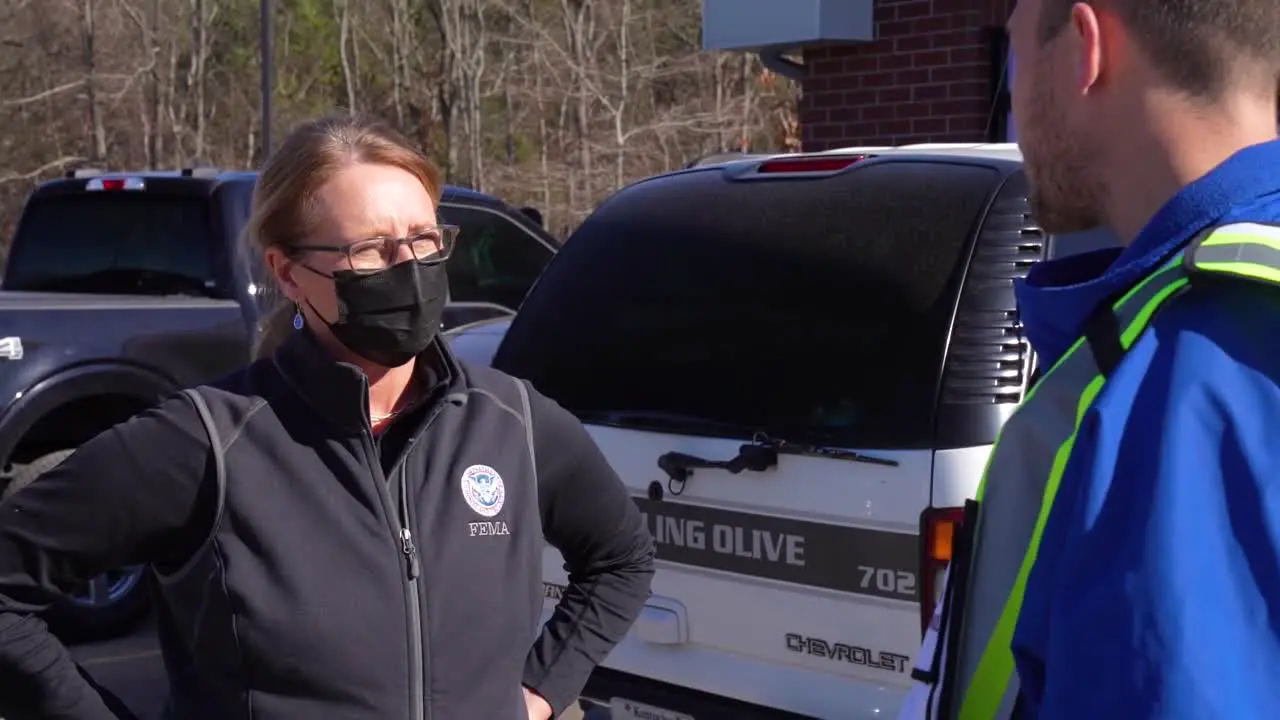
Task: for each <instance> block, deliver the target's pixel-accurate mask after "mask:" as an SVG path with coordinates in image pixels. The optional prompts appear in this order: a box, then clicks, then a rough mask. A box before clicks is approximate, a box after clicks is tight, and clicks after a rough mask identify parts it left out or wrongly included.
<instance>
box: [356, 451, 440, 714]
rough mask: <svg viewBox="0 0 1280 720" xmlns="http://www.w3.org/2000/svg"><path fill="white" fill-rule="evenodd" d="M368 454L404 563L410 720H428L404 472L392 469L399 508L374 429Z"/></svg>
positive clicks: (415, 567) (415, 554) (414, 557)
mask: <svg viewBox="0 0 1280 720" xmlns="http://www.w3.org/2000/svg"><path fill="white" fill-rule="evenodd" d="M364 445H365V453H366V454H367V456H368V458H369V469H370V470H371V471H372V473H373V476H374V482H376V483H377V485H378V497H380V498H381V499H382V507H383V512H385V513H386V516H387V525H388V529H390V531H391V536H392V537H393V538H394V539H395V541H396V543H397V545H398V549H399V552H400V554H401V555H403V556H404V562H405V579H404V581H403V585H402V587H403V588H404V602H405V615H406V619H407V620H408V623H409V668H408V671H409V720H425V715H424V713H425V709H426V698H425V694H424V692H423V687H422V686H423V683H422V674H423V653H422V627H423V624H422V607H421V606H420V605H419V604H418V580H417V574H418V570H419V565H418V562H417V557H418V549H417V547H416V546H415V545H414V544H413V533H412V531H410V530H409V522H408V504H407V502H406V501H405V499H404V490H405V485H406V483H405V481H404V469H403V468H402V467H397V468H394V469H393V470H392V472H393V473H395V474H396V475H397V477H396V479H397V481H398V482H397V485H398V488H399V490H400V502H399V507H396V503H395V502H393V501H392V499H391V488H390V487H388V483H387V476H386V475H385V474H384V473H383V472H382V461H381V459H380V458H379V457H378V451H377V447H378V445H377V443H376V442H375V441H374V439H373V430H372V429H371V428H370V429H366V430H365V433H364Z"/></svg>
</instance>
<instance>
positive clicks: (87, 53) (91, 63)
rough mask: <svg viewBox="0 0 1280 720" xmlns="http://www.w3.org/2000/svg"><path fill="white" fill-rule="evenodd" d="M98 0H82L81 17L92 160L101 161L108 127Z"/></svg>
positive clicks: (103, 158)
mask: <svg viewBox="0 0 1280 720" xmlns="http://www.w3.org/2000/svg"><path fill="white" fill-rule="evenodd" d="M97 4H98V3H97V0H81V3H80V7H81V18H82V20H83V22H84V27H83V30H82V31H81V37H82V41H81V42H82V43H83V48H84V76H85V81H84V83H85V93H84V95H85V106H86V110H87V111H88V113H89V131H90V133H91V142H90V148H91V151H90V153H89V158H90V160H92V161H94V162H101V161H103V160H105V159H106V157H107V128H106V126H105V125H103V123H102V106H101V104H100V103H101V97H100V95H99V88H98V56H97V53H96V51H95V48H94V45H95V42H96V41H97V32H96V19H97V18H96V11H97Z"/></svg>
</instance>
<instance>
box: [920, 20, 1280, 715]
mask: <svg viewBox="0 0 1280 720" xmlns="http://www.w3.org/2000/svg"><path fill="white" fill-rule="evenodd" d="M1009 32H1010V37H1011V44H1012V48H1013V54H1014V56H1015V57H1016V58H1017V61H1018V71H1017V73H1016V77H1015V78H1014V83H1013V87H1012V97H1013V110H1014V117H1015V121H1016V123H1017V126H1018V138H1019V144H1020V145H1021V148H1022V153H1023V157H1024V162H1025V167H1026V172H1027V174H1028V177H1029V179H1030V181H1031V184H1032V187H1033V193H1032V208H1033V212H1034V214H1035V219H1036V221H1037V222H1038V223H1039V224H1040V225H1041V226H1042V227H1043V228H1044V229H1045V230H1046V231H1048V232H1050V233H1054V234H1063V233H1071V232H1076V231H1083V230H1088V229H1091V228H1094V227H1096V226H1099V225H1101V226H1105V227H1107V228H1109V229H1110V230H1111V231H1112V232H1113V233H1114V234H1115V236H1116V237H1117V238H1118V239H1119V240H1120V243H1121V245H1122V246H1123V248H1121V249H1119V250H1114V251H1113V250H1102V251H1098V252H1093V253H1087V254H1084V255H1079V256H1075V257H1071V258H1068V259H1064V260H1057V261H1052V262H1045V263H1041V264H1039V265H1037V266H1036V267H1035V268H1033V270H1032V271H1031V273H1030V274H1029V275H1028V277H1027V278H1026V280H1025V281H1024V282H1020V283H1019V284H1018V286H1017V294H1018V302H1019V307H1020V311H1021V315H1022V322H1023V324H1024V326H1025V328H1026V334H1027V337H1028V339H1029V340H1030V342H1031V344H1032V345H1033V347H1034V348H1035V350H1036V352H1037V354H1038V356H1039V359H1040V365H1041V368H1042V369H1043V370H1044V373H1043V378H1042V379H1041V380H1040V381H1039V382H1038V383H1037V385H1036V386H1035V388H1034V389H1033V391H1032V392H1031V393H1030V394H1029V395H1028V397H1027V399H1026V400H1025V401H1024V403H1023V405H1022V406H1021V407H1020V408H1019V409H1018V411H1017V413H1015V414H1014V416H1013V417H1012V418H1011V419H1010V420H1009V422H1008V423H1007V424H1006V425H1005V427H1004V429H1003V431H1002V433H1001V436H1000V439H999V441H998V442H997V443H996V446H995V448H993V450H992V455H991V459H990V461H989V464H988V467H987V471H986V473H985V475H984V478H983V481H982V485H981V487H980V488H979V491H978V497H977V499H976V501H974V502H971V503H970V504H969V505H968V506H967V507H966V521H965V525H964V531H963V532H962V533H960V535H959V536H958V537H957V542H956V554H955V561H954V562H953V565H952V568H951V577H950V578H949V579H948V583H947V590H946V594H945V596H944V599H943V601H942V602H941V603H939V606H940V610H939V613H938V615H937V616H936V617H935V618H934V622H933V623H931V630H930V632H929V633H928V636H927V637H926V642H925V647H924V648H923V649H922V651H921V653H920V657H919V658H918V659H917V662H916V667H915V671H914V672H913V674H912V675H913V678H914V679H915V680H916V681H917V683H916V685H915V687H914V689H913V692H912V694H911V697H910V698H909V699H908V702H907V706H906V707H905V708H904V710H903V717H904V718H922V717H942V718H956V717H958V718H961V719H962V720H993V719H997V718H999V719H1005V718H1015V717H1017V718H1036V719H1037V720H1059V719H1062V720H1068V719H1070V720H1080V719H1082V718H1097V719H1099V720H1101V719H1103V718H1124V719H1125V720H1144V719H1154V718H1160V719H1162V720H1171V719H1174V718H1188V719H1192V718H1194V719H1197V720H1208V719H1210V718H1253V717H1269V716H1274V715H1275V713H1276V712H1277V708H1280V681H1277V680H1276V678H1275V670H1276V668H1278V667H1280V622H1277V618H1280V142H1278V141H1277V133H1276V127H1277V116H1276V90H1277V85H1278V81H1280V3H1278V2H1276V0H1092V1H1090V2H1071V0H1021V1H1020V2H1019V4H1018V6H1017V9H1016V10H1015V11H1014V13H1013V16H1012V18H1011V19H1010V21H1009Z"/></svg>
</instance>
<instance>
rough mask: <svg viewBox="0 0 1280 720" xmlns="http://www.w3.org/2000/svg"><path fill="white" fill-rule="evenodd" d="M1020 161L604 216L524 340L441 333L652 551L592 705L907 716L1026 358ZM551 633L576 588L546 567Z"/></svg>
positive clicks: (1002, 149)
mask: <svg viewBox="0 0 1280 720" xmlns="http://www.w3.org/2000/svg"><path fill="white" fill-rule="evenodd" d="M1086 242H1092V243H1093V244H1094V245H1095V246H1096V245H1098V244H1107V243H1108V242H1109V240H1108V239H1107V238H1106V237H1105V236H1101V237H1094V238H1092V239H1085V238H1065V239H1064V238H1052V237H1048V236H1046V235H1045V234H1044V233H1043V232H1041V231H1040V230H1039V229H1038V228H1037V227H1036V225H1035V223H1034V222H1033V221H1032V219H1031V217H1030V215H1029V210H1028V204H1027V181H1026V177H1025V175H1024V173H1023V171H1022V164H1021V159H1020V157H1019V156H1018V154H1017V151H1016V149H1015V148H1013V147H1012V146H964V147H938V146H931V147H929V148H927V149H923V148H922V149H918V150H917V149H913V148H899V149H893V150H881V149H875V150H874V151H871V152H863V151H858V152H844V153H822V154H812V155H788V156H777V157H772V158H751V159H747V160H743V161H740V162H731V163H727V164H723V165H715V166H701V167H697V168H692V169H687V170H684V171H680V172H675V173H671V174H667V175H662V176H658V177H655V178H650V179H647V180H644V181H641V182H638V183H636V184H634V185H631V186H630V187H627V188H625V189H623V190H621V191H620V192H618V193H617V194H616V195H614V196H613V197H612V198H610V199H609V200H607V201H606V202H604V203H603V204H602V205H601V206H600V207H599V208H597V210H596V211H595V212H594V213H593V214H592V215H591V216H590V217H589V218H588V219H587V220H586V221H585V222H584V223H583V225H582V226H581V228H579V229H578V230H577V231H576V232H575V233H574V234H573V236H571V237H570V239H569V240H568V241H567V242H566V244H565V246H564V249H563V250H562V251H561V252H560V254H559V255H558V256H557V258H556V259H555V260H554V261H553V262H552V263H551V265H550V266H549V267H548V269H547V270H546V271H545V272H544V274H543V275H542V277H541V278H540V279H539V281H538V282H537V284H536V285H535V286H534V289H533V291H532V292H531V294H530V295H529V297H528V298H527V300H526V301H525V304H524V305H523V306H522V307H521V309H520V311H519V313H518V314H517V316H516V318H515V319H514V321H512V320H509V319H507V320H500V321H496V322H491V323H480V324H476V325H473V326H470V327H467V328H461V329H459V330H458V331H456V332H455V333H453V334H452V338H453V347H454V349H455V351H456V352H457V353H458V355H459V356H460V357H462V358H463V359H464V360H469V361H471V362H481V363H488V362H492V363H493V364H494V365H495V366H497V367H499V368H501V369H503V370H505V371H507V372H509V373H511V374H513V375H516V376H519V377H524V378H527V379H529V380H530V381H532V383H533V384H534V386H535V387H537V388H538V389H539V390H540V391H541V392H543V393H545V394H546V395H548V396H550V397H552V398H554V399H556V400H557V401H559V402H560V403H561V404H562V405H564V406H565V407H566V408H568V409H569V410H571V411H572V412H573V413H575V414H576V415H577V416H578V417H579V418H581V419H582V421H583V422H584V423H585V424H586V425H587V426H588V429H589V430H590V432H591V435H592V437H594V438H595V441H596V443H597V444H599V446H600V448H601V449H602V450H603V451H604V453H605V455H606V456H607V457H608V458H609V460H610V462H611V463H612V464H613V466H614V467H615V468H616V469H617V471H618V473H619V474H620V475H621V476H622V479H623V480H624V481H625V482H626V483H627V485H628V486H629V487H630V488H631V489H632V490H633V492H634V494H635V501H636V503H637V504H638V505H639V506H640V508H641V509H642V510H643V511H644V513H645V514H646V516H647V518H648V521H649V527H650V529H651V531H652V532H653V534H654V537H655V539H656V540H657V546H658V557H659V563H658V565H659V570H658V574H657V576H656V577H655V579H654V583H653V596H652V598H651V599H650V601H649V603H648V604H647V605H646V607H645V610H644V613H643V614H642V616H641V617H640V620H639V622H638V623H637V624H636V626H635V628H634V630H633V631H632V632H631V634H630V635H629V636H628V637H627V639H626V640H625V641H624V642H623V643H622V644H621V645H619V647H618V648H617V649H616V650H615V651H614V652H613V653H612V654H611V655H610V656H609V658H608V660H607V661H606V662H605V664H604V666H603V667H602V668H601V669H599V670H598V671H597V672H596V673H595V675H594V676H593V678H592V681H591V683H590V685H589V686H588V688H587V692H586V695H587V696H588V697H590V698H593V699H597V700H600V701H602V702H604V703H607V704H610V705H611V707H612V710H613V717H614V719H615V720H624V719H628V720H629V719H631V718H664V719H665V718H672V719H678V720H688V719H689V718H693V719H694V720H709V719H712V718H732V719H733V720H747V719H749V718H796V717H810V718H825V719H830V720H851V719H853V718H886V717H894V716H895V715H896V712H897V710H898V707H899V705H900V703H901V701H902V697H903V695H904V694H905V691H906V689H907V686H908V684H909V680H910V660H911V658H912V656H913V655H914V653H915V651H916V649H917V647H918V645H919V642H920V638H921V629H922V625H923V623H924V621H925V619H926V618H928V616H929V614H930V612H931V610H932V606H933V603H934V601H935V599H936V595H937V593H938V591H939V587H938V582H939V579H940V576H941V574H942V572H943V570H944V569H945V567H946V563H947V561H948V560H949V559H950V551H951V537H952V532H953V529H954V527H955V523H956V522H957V520H958V518H959V512H960V510H959V509H960V507H961V505H962V504H963V502H964V499H965V498H966V497H970V496H971V495H972V494H973V492H974V491H975V489H976V487H977V483H978V479H979V476H980V475H981V473H982V469H983V466H984V463H985V461H986V456H987V452H988V449H989V448H990V446H991V444H992V442H993V441H994V439H995V435H996V432H997V430H998V429H999V427H1000V425H1001V423H1002V422H1003V421H1004V420H1005V418H1006V417H1008V415H1009V414H1010V413H1011V412H1012V410H1013V408H1014V407H1015V405H1016V403H1017V402H1018V401H1019V400H1020V399H1021V398H1022V396H1023V394H1024V392H1025V391H1026V389H1027V385H1028V382H1029V378H1030V375H1031V372H1032V367H1033V364H1034V358H1033V357H1032V354H1031V352H1030V350H1029V348H1028V345H1027V343H1026V341H1025V339H1024V338H1023V336H1022V333H1021V328H1020V325H1019V323H1018V318H1017V314H1016V312H1015V303H1014V295H1013V287H1012V286H1013V279H1014V278H1016V277H1019V276H1021V275H1023V274H1024V273H1025V272H1026V270H1027V268H1028V267H1029V266H1030V265H1031V264H1032V263H1034V262H1036V261H1038V260H1040V259H1042V258H1045V257H1048V256H1051V255H1054V254H1058V253H1061V252H1062V251H1063V250H1064V249H1066V248H1067V246H1069V245H1073V244H1074V245H1077V247H1073V248H1071V251H1077V250H1079V249H1083V246H1082V243H1086ZM544 573H545V574H544V579H545V581H546V590H547V609H548V612H549V611H550V608H551V607H552V606H553V604H554V603H555V601H556V598H557V597H558V593H559V590H560V588H561V587H562V586H563V585H564V583H565V582H566V576H565V571H564V569H563V562H562V560H561V558H560V557H559V556H558V555H557V554H556V552H555V551H554V550H552V549H548V550H547V553H546V556H545V559H544Z"/></svg>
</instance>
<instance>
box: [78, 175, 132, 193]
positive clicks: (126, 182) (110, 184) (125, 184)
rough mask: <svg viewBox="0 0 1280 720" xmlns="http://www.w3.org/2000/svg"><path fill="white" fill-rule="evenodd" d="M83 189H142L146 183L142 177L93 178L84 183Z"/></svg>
mask: <svg viewBox="0 0 1280 720" xmlns="http://www.w3.org/2000/svg"><path fill="white" fill-rule="evenodd" d="M84 189H85V190H90V191H97V190H109V191H110V190H144V189H146V183H144V182H143V181H142V178H138V177H131V178H93V179H92V180H89V181H88V182H86V183H85V184H84Z"/></svg>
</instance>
